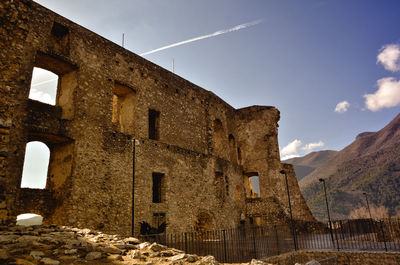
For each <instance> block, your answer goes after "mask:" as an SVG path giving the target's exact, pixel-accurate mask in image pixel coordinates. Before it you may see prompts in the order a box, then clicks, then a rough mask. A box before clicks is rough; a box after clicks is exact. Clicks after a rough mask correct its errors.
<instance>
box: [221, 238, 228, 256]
mask: <svg viewBox="0 0 400 265" xmlns="http://www.w3.org/2000/svg"><path fill="white" fill-rule="evenodd" d="M225 232H226V231H225V230H222V236H223V239H224V259H225V260H224V262H228V260H227V258H226V238H225Z"/></svg>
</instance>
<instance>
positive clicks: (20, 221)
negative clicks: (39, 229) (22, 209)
mask: <svg viewBox="0 0 400 265" xmlns="http://www.w3.org/2000/svg"><path fill="white" fill-rule="evenodd" d="M42 221H43V217H42V216H41V215H38V214H33V213H24V214H20V215H18V216H17V225H22V226H31V225H41V224H42Z"/></svg>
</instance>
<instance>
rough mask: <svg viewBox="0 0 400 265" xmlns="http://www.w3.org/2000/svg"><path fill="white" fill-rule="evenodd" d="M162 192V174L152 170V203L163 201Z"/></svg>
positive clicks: (163, 191)
mask: <svg viewBox="0 0 400 265" xmlns="http://www.w3.org/2000/svg"><path fill="white" fill-rule="evenodd" d="M164 193H165V190H164V174H162V173H155V172H153V203H161V202H164V200H165V198H164V197H165V195H164Z"/></svg>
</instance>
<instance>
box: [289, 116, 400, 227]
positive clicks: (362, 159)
mask: <svg viewBox="0 0 400 265" xmlns="http://www.w3.org/2000/svg"><path fill="white" fill-rule="evenodd" d="M310 155H311V154H310ZM313 156H316V154H313ZM311 157H312V156H311ZM303 159H304V160H305V161H310V160H311V159H310V158H307V159H305V157H303ZM298 161H302V159H301V158H299V159H297V161H296V160H295V161H294V162H295V163H296V162H298ZM300 165H306V166H309V165H310V164H306V163H304V164H300ZM319 178H324V179H325V180H326V185H327V192H328V199H329V204H330V208H331V209H330V210H331V211H332V216H333V217H334V218H336V219H339V218H347V217H348V216H349V214H350V213H351V212H352V211H353V210H355V209H357V208H359V207H361V206H365V205H366V199H365V196H364V195H363V192H365V193H366V194H367V196H368V199H369V201H370V204H371V205H372V207H373V205H376V206H385V207H386V208H387V209H388V211H389V214H391V215H395V214H396V213H399V212H400V192H399V191H400V114H399V115H397V116H396V118H395V119H394V120H392V121H391V122H390V123H389V124H388V125H387V126H385V127H384V128H383V129H381V130H380V131H378V132H365V133H361V134H359V135H358V136H357V137H356V139H355V141H354V142H353V143H351V144H350V145H348V146H347V147H345V148H344V149H343V150H341V151H339V152H336V153H334V155H333V156H332V157H331V158H329V159H327V161H325V162H324V163H323V164H322V165H319V166H318V167H317V168H316V169H315V170H312V171H311V172H310V173H309V174H307V175H306V176H304V177H303V178H302V179H301V180H300V181H299V185H300V188H301V190H302V193H303V195H304V197H305V199H306V200H307V203H308V205H309V207H310V208H311V211H312V212H313V214H314V216H315V217H316V218H317V219H318V218H319V219H322V218H326V209H325V204H324V203H325V201H324V195H323V187H322V184H321V183H320V182H319V181H318V179H319ZM365 217H368V216H365Z"/></svg>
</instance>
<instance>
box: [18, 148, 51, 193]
mask: <svg viewBox="0 0 400 265" xmlns="http://www.w3.org/2000/svg"><path fill="white" fill-rule="evenodd" d="M49 160H50V149H49V148H48V147H47V145H45V144H44V143H42V142H37V141H34V142H29V143H27V145H26V149H25V158H24V167H23V169H22V179H21V188H30V189H44V188H45V187H46V180H47V171H48V168H49Z"/></svg>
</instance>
